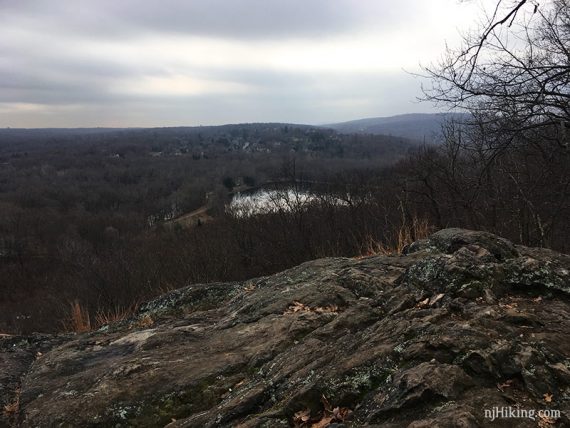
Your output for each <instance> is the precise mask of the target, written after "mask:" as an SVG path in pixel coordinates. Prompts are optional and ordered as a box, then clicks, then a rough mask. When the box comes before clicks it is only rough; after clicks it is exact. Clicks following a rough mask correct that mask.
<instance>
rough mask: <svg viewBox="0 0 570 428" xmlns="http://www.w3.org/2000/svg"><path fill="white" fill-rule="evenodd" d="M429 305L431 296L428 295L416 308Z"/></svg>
mask: <svg viewBox="0 0 570 428" xmlns="http://www.w3.org/2000/svg"><path fill="white" fill-rule="evenodd" d="M427 305H429V297H426V298H425V299H424V300H422V301H421V302H419V303H418V304H417V305H416V308H425V307H426V306H427Z"/></svg>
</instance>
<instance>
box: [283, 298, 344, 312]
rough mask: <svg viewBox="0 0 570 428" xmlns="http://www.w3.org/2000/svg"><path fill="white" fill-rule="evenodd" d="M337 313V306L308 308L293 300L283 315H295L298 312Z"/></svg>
mask: <svg viewBox="0 0 570 428" xmlns="http://www.w3.org/2000/svg"><path fill="white" fill-rule="evenodd" d="M338 311H339V308H338V306H337V305H328V306H315V307H310V306H307V305H305V304H304V303H301V302H298V301H296V300H295V301H294V302H293V303H292V304H291V305H289V307H288V308H287V310H286V311H285V314H295V313H299V312H312V313H315V314H337V313H338Z"/></svg>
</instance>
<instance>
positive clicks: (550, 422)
mask: <svg viewBox="0 0 570 428" xmlns="http://www.w3.org/2000/svg"><path fill="white" fill-rule="evenodd" d="M554 425H556V419H555V418H551V417H548V416H544V415H539V416H538V428H550V427H552V426H554Z"/></svg>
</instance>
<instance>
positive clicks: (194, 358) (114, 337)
mask: <svg viewBox="0 0 570 428" xmlns="http://www.w3.org/2000/svg"><path fill="white" fill-rule="evenodd" d="M569 271H570V257H569V256H567V255H562V254H558V253H555V252H552V251H549V250H545V249H536V248H535V249H531V248H525V247H518V246H514V245H513V244H512V243H510V242H509V241H506V240H504V239H502V238H499V237H497V236H494V235H492V234H489V233H484V232H473V231H466V230H461V229H446V230H442V231H439V232H437V233H435V234H433V235H432V236H431V237H430V238H428V239H426V240H423V241H419V242H416V243H414V244H412V245H411V246H410V247H409V248H408V249H407V250H406V255H403V256H372V257H367V258H361V259H348V258H328V259H321V260H315V261H312V262H308V263H304V264H302V265H300V266H298V267H295V268H293V269H290V270H287V271H285V272H281V273H279V274H276V275H272V276H268V277H264V278H257V279H253V280H250V281H245V282H235V283H216V284H206V285H191V286H188V287H186V288H183V289H180V290H176V291H174V292H171V293H169V294H166V295H164V296H162V297H161V298H159V299H156V300H154V301H151V302H148V303H147V304H145V305H143V306H142V307H141V308H140V310H139V312H138V313H137V314H136V316H135V317H133V318H131V319H129V320H125V321H123V322H121V323H118V324H114V325H109V326H106V327H104V328H102V329H100V330H99V331H95V332H91V333H86V334H79V335H67V336H37V337H31V338H21V337H8V338H6V337H5V338H0V363H1V364H0V399H1V400H3V404H10V403H14V402H16V401H19V408H18V411H16V412H11V413H10V412H5V414H4V416H3V419H0V426H1V425H2V424H4V425H6V426H10V425H13V426H24V427H44V426H45V427H52V426H65V427H67V426H78V427H79V426H80V427H109V426H116V427H122V426H140V427H144V426H169V427H208V426H238V425H239V426H241V427H279V426H283V427H287V426H307V427H308V426H331V427H343V426H347V427H348V426H379V427H380V426H381V427H415V428H418V427H479V426H481V427H483V426H497V427H511V426H521V427H527V426H528V427H536V426H539V427H555V426H568V424H569V420H568V417H569V415H570V340H569V337H570V335H569V334H570V273H569ZM509 406H510V407H513V408H515V407H519V408H523V409H537V410H538V409H558V410H560V411H561V412H562V414H561V418H559V419H556V420H554V419H548V418H539V417H538V416H537V417H536V419H535V420H532V419H528V418H527V419H517V420H515V421H513V420H512V419H511V420H509V419H499V420H497V421H495V422H493V423H492V425H491V422H490V420H489V419H486V418H485V414H484V410H485V409H492V408H494V407H509ZM313 424H317V425H313Z"/></svg>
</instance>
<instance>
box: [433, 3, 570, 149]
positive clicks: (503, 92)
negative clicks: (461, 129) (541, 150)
mask: <svg viewBox="0 0 570 428" xmlns="http://www.w3.org/2000/svg"><path fill="white" fill-rule="evenodd" d="M425 71H426V72H427V75H428V76H429V77H430V78H431V79H430V82H431V85H430V86H428V87H424V93H425V98H426V99H427V100H431V101H435V102H436V103H438V104H443V105H445V106H447V107H452V108H459V109H464V110H467V111H469V112H471V113H476V114H478V115H479V117H480V118H482V117H484V118H485V119H486V120H487V121H488V122H489V124H490V125H491V124H492V125H493V126H489V131H491V130H493V128H495V129H496V130H497V131H500V133H501V134H502V135H505V133H507V134H508V137H509V138H503V141H502V143H506V144H507V145H509V144H510V143H512V142H513V140H515V139H516V138H517V137H518V136H519V135H520V134H521V133H524V132H527V131H529V130H532V131H535V132H542V129H543V128H545V127H552V126H557V127H558V129H559V135H557V138H558V139H559V141H560V143H561V144H564V145H567V144H568V140H567V128H568V127H570V108H569V101H570V5H569V2H568V0H550V1H548V2H541V4H539V3H538V2H537V1H535V0H519V1H515V2H513V1H505V0H499V1H498V2H497V3H496V6H495V8H494V10H493V11H492V12H491V13H490V14H489V15H488V16H487V18H486V23H485V24H484V25H483V28H480V29H479V30H477V31H476V32H473V33H470V34H467V35H465V36H464V38H463V43H462V45H461V46H460V48H459V49H451V48H450V49H448V50H447V52H446V53H445V55H444V58H443V59H442V61H440V62H439V63H438V64H435V65H433V66H431V67H427V68H426V69H425Z"/></svg>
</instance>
